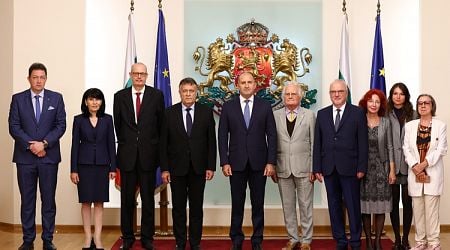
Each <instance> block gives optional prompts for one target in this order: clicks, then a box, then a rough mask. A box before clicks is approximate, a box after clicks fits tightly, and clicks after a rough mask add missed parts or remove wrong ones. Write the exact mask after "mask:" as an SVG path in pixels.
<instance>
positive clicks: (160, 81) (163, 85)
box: [154, 9, 172, 108]
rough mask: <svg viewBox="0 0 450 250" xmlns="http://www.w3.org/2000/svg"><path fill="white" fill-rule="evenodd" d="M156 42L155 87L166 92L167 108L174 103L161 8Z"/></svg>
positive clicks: (165, 101) (165, 102)
mask: <svg viewBox="0 0 450 250" xmlns="http://www.w3.org/2000/svg"><path fill="white" fill-rule="evenodd" d="M157 39H158V40H157V43H156V58H155V79H154V84H155V88H157V89H159V90H161V91H162V92H163V94H164V104H165V105H166V108H167V107H169V106H171V105H172V94H171V90H170V75H169V58H168V55H167V42H166V28H165V24H164V15H163V12H162V10H161V9H159V21H158V38H157Z"/></svg>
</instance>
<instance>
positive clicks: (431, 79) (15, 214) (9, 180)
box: [0, 0, 450, 225]
mask: <svg viewBox="0 0 450 250" xmlns="http://www.w3.org/2000/svg"><path fill="white" fill-rule="evenodd" d="M339 2H340V1H322V4H323V55H324V58H323V59H324V60H323V61H324V65H323V70H322V78H323V80H324V83H323V87H324V88H325V89H326V88H327V86H328V82H330V81H331V80H332V79H334V78H335V77H336V75H337V73H336V72H337V61H338V56H339V53H338V48H339V47H338V46H339V32H340V24H341V12H340V8H341V6H340V3H339ZM347 2H348V4H349V5H348V12H349V15H351V16H350V23H349V26H350V31H351V32H353V33H351V38H350V39H351V41H350V43H351V51H352V52H351V53H352V66H353V68H352V70H353V71H352V72H353V74H352V75H353V78H352V79H353V87H354V90H353V92H354V96H355V97H359V96H361V95H362V94H363V93H364V92H365V90H366V89H367V86H368V85H369V78H368V76H369V74H370V73H369V72H370V67H371V66H370V64H371V62H370V61H371V55H372V46H373V36H374V26H375V23H374V22H371V21H370V20H371V19H372V18H373V17H374V16H375V15H374V14H375V8H376V6H375V1H370V0H360V1H347ZM409 2H410V1H407V0H392V1H389V3H388V2H387V1H384V3H385V4H384V5H383V6H382V9H383V12H382V32H383V41H384V45H385V62H386V67H388V65H389V64H391V65H389V66H390V67H389V70H388V76H389V77H388V76H387V79H388V81H389V82H388V86H389V85H391V84H392V82H393V81H397V80H402V81H405V82H407V84H408V83H410V82H418V84H422V85H420V89H419V87H418V90H417V91H415V92H416V94H417V93H418V92H419V91H426V92H429V93H431V94H433V95H434V96H435V97H436V99H437V102H438V105H439V106H438V114H439V117H440V118H441V119H443V120H444V121H445V122H446V123H447V124H450V120H449V114H448V112H447V113H446V112H444V108H446V107H447V106H448V105H449V101H447V100H448V98H446V96H444V95H445V93H444V91H439V90H443V89H446V88H447V85H448V83H449V82H450V81H449V80H450V79H449V76H448V74H447V73H446V72H447V71H448V67H449V66H450V53H449V52H450V51H449V48H448V44H450V43H449V42H450V35H449V34H448V32H445V30H447V29H448V27H449V18H448V17H447V16H446V13H445V10H448V9H449V7H450V3H448V2H447V1H445V0H427V1H420V13H419V14H420V18H421V22H420V28H421V32H422V35H420V37H419V38H418V39H417V40H418V41H419V46H420V48H421V49H422V52H421V53H419V54H420V56H421V57H420V58H419V59H421V60H422V61H420V63H419V64H418V65H412V66H409V67H407V68H406V67H405V66H403V65H401V63H400V62H401V59H402V58H403V59H404V58H409V57H411V58H412V59H413V57H415V54H416V53H417V51H409V50H406V49H405V47H408V39H409V40H412V38H411V37H410V36H411V34H410V33H412V34H414V30H412V31H411V32H405V31H404V30H403V29H400V31H396V30H395V29H394V28H393V27H397V26H396V25H397V24H398V23H399V22H400V21H402V20H403V21H402V22H407V21H404V18H405V15H406V17H408V15H414V6H412V7H411V8H412V9H409V8H406V7H402V5H401V4H405V3H409ZM111 3H115V1H112V2H111ZM168 3H169V2H168ZM382 3H383V2H382ZM115 4H116V5H117V3H115ZM136 4H137V5H138V6H139V4H140V2H139V1H136ZM147 7H148V8H147V9H146V11H148V12H149V13H152V14H150V16H151V17H150V19H149V20H150V23H151V24H152V26H151V27H150V28H149V27H148V26H147V27H142V28H141V29H142V30H141V31H140V32H141V33H144V31H143V30H144V29H145V33H146V34H156V25H155V22H156V21H155V20H156V19H155V18H154V17H155V14H154V13H153V12H156V7H155V6H147ZM176 8H177V6H172V7H170V8H167V9H165V16H166V24H169V25H166V30H167V34H168V43H169V51H174V52H170V53H169V55H170V57H171V58H169V62H171V65H170V66H171V71H172V72H173V71H175V72H173V73H174V75H173V80H175V81H177V80H178V79H180V77H181V76H182V75H183V73H182V72H180V71H179V70H180V69H182V62H183V59H181V58H179V55H181V54H182V53H181V51H182V43H183V42H182V37H183V35H182V34H183V20H184V19H183V18H184V17H183V15H182V11H181V10H179V9H178V10H175V9H176ZM402 11H404V12H405V13H402ZM125 13H127V12H125ZM180 13H181V14H180ZM0 14H1V19H0V20H1V21H2V22H1V24H0V33H1V34H6V38H8V35H9V37H10V41H9V42H8V39H6V42H2V46H1V47H2V48H0V53H1V54H0V55H1V57H0V62H1V64H2V67H0V72H1V73H3V74H2V75H4V76H6V77H4V80H5V81H7V80H8V78H9V81H8V82H10V83H11V84H10V85H8V84H6V85H4V84H2V85H0V86H1V87H0V88H1V95H2V98H0V101H1V102H3V105H0V107H2V108H0V112H1V115H2V118H3V120H6V117H7V113H8V108H7V107H9V100H10V96H11V93H12V92H18V91H20V90H23V89H25V88H27V87H28V84H27V82H26V74H27V72H26V71H27V68H28V66H29V65H30V64H31V63H32V62H34V61H41V62H44V63H45V64H46V65H47V67H48V69H49V73H48V74H49V79H48V82H47V87H48V88H50V89H54V90H58V91H60V92H61V93H62V94H63V95H64V98H65V102H66V110H67V117H68V119H67V122H68V127H67V132H66V134H65V135H64V137H63V139H62V154H63V162H62V163H61V165H60V172H59V183H58V188H57V204H58V212H57V224H69V225H70V224H81V219H80V216H79V205H78V203H77V194H76V189H75V187H74V186H73V185H72V184H71V183H70V182H69V179H68V176H69V157H70V131H71V121H72V117H73V115H74V114H76V113H78V110H79V102H80V100H79V99H80V96H81V94H82V92H83V91H84V88H85V83H84V79H85V78H84V77H85V66H86V63H85V44H84V41H85V39H84V38H85V23H84V22H85V5H84V1H65V2H64V4H61V1H56V0H43V1H38V2H36V1H32V0H15V1H12V0H8V1H1V3H0ZM125 15H126V14H125ZM121 18H122V16H121ZM146 18H148V17H146ZM146 18H144V19H145V20H147V19H146ZM122 19H124V18H122ZM12 20H13V21H14V24H13V30H12V28H11V25H12V24H11V23H12ZM372 20H373V19H372ZM406 20H408V18H406ZM125 22H126V21H125ZM404 25H407V26H408V24H404ZM137 32H139V31H137ZM399 32H405V33H400V34H401V35H399V36H397V37H396V38H395V39H394V38H392V36H393V35H392V34H397V35H398V33H399ZM355 34H358V37H355ZM125 36H126V34H121V35H120V39H121V41H123V43H125ZM180 38H181V39H180ZM2 39H4V36H3V35H2ZM141 39H142V40H145V41H146V42H147V43H146V45H144V46H145V47H144V48H140V49H139V50H140V51H142V50H144V51H148V52H146V54H145V56H144V57H143V60H144V61H145V62H146V63H147V64H148V65H151V66H150V67H152V65H153V61H154V59H153V58H154V55H153V53H154V46H155V45H154V41H153V40H152V39H153V36H151V37H149V38H141ZM147 40H148V41H147ZM396 40H398V42H396ZM12 46H13V48H12ZM123 46H125V45H123ZM172 49H173V50H172ZM405 50H406V51H405ZM387 51H389V53H396V54H395V58H394V59H397V61H394V62H395V63H392V60H390V61H389V62H387V60H386V58H387ZM118 53H119V52H118ZM120 53H124V52H122V51H121V52H120ZM3 55H6V56H3ZM122 55H123V56H124V54H122ZM123 56H122V57H121V59H120V63H119V64H120V65H121V64H122V63H123V59H122V58H123ZM172 59H173V60H172ZM412 59H411V60H412ZM186 60H187V59H186ZM174 61H175V62H176V63H175V64H174V65H172V63H173V62H174ZM106 63H107V62H106ZM114 63H115V62H114ZM3 65H6V66H3ZM8 66H9V67H8ZM117 71H119V72H120V73H114V74H117V75H118V77H117V79H122V72H123V69H122V68H121V67H117ZM108 73H110V72H109V71H106V72H99V74H108ZM171 77H172V75H171ZM417 79H419V81H418V80H417ZM446 80H447V81H446ZM411 87H412V88H414V86H411ZM114 88H117V87H114ZM440 92H441V93H440ZM172 93H174V96H176V94H175V93H176V92H175V91H173V92H172ZM322 98H323V100H328V97H327V94H326V91H322ZM177 100H178V99H177ZM327 104H328V102H327V101H324V103H322V104H320V105H321V106H325V105H327ZM5 123H6V122H4V123H3V124H2V125H1V126H2V127H0V131H1V132H0V139H1V140H2V142H8V143H2V144H1V146H0V147H1V152H2V157H1V159H0V163H3V164H2V168H5V169H6V170H4V169H3V170H2V173H3V174H2V177H0V178H1V181H0V189H1V190H2V191H0V195H1V200H2V204H1V205H0V222H7V223H15V224H20V218H19V198H20V195H19V193H18V190H17V182H16V179H15V178H16V177H15V172H12V171H8V169H9V170H11V169H14V167H13V165H12V164H11V163H10V158H11V157H10V156H11V148H12V142H11V141H12V140H11V139H10V137H9V135H8V133H7V127H6V126H7V125H6V124H5ZM1 128H3V129H1ZM445 162H446V165H447V166H450V162H449V160H448V159H447V158H446V160H445ZM218 174H220V173H218ZM446 176H448V173H447V174H446ZM447 179H448V178H447ZM11 186H12V187H11ZM3 190H9V192H8V191H3ZM449 191H450V185H449V184H448V183H447V185H446V188H445V193H446V194H444V196H443V199H442V204H441V211H446V210H448V209H449V208H450V203H449V202H445V198H446V196H447V195H448V193H449ZM5 201H6V202H5ZM3 203H10V204H14V207H13V208H12V205H10V206H8V205H6V206H5V205H4V204H3ZM205 210H206V211H205V224H207V225H227V224H228V223H229V214H230V213H229V208H222V207H218V208H206V209H205ZM266 211H267V212H266V217H267V218H269V219H268V220H267V224H271V225H281V224H282V223H283V222H282V215H281V211H280V208H269V209H268V210H266ZM38 214H39V213H38ZM218 214H219V215H220V216H218ZM38 217H39V216H38ZM118 218H119V214H118V209H108V210H107V211H106V212H105V224H110V225H118V223H119V221H118ZM441 219H442V222H443V224H450V215H446V214H445V213H441ZM315 222H316V225H321V224H328V223H329V222H328V216H327V210H326V209H324V208H318V209H316V210H315ZM245 223H246V224H248V223H249V221H246V222H245Z"/></svg>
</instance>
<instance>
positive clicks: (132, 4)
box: [130, 0, 134, 12]
mask: <svg viewBox="0 0 450 250" xmlns="http://www.w3.org/2000/svg"><path fill="white" fill-rule="evenodd" d="M130 11H131V12H133V11H134V0H131V2H130Z"/></svg>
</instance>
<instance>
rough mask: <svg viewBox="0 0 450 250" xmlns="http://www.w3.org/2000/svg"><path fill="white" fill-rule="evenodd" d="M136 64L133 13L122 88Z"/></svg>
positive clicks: (129, 16) (126, 84) (130, 20)
mask: <svg viewBox="0 0 450 250" xmlns="http://www.w3.org/2000/svg"><path fill="white" fill-rule="evenodd" d="M135 63H137V55H136V42H135V40H134V22H133V12H130V14H129V15H128V38H127V53H126V55H125V71H124V74H123V88H128V87H131V85H132V83H131V78H130V74H129V73H130V72H131V66H132V65H133V64H135ZM114 183H115V185H116V188H117V189H118V190H120V170H119V168H117V169H116V178H115V180H114Z"/></svg>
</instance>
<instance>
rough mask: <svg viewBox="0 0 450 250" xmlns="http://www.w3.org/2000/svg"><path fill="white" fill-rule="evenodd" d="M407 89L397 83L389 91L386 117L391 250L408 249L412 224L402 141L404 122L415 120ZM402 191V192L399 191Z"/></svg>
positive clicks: (402, 84)
mask: <svg viewBox="0 0 450 250" xmlns="http://www.w3.org/2000/svg"><path fill="white" fill-rule="evenodd" d="M410 97H411V96H410V94H409V90H408V88H407V87H406V85H405V84H404V83H401V82H399V83H396V84H394V85H393V86H392V88H391V90H390V91H389V100H388V108H387V111H388V112H387V117H388V118H389V120H390V121H391V128H392V129H391V130H392V144H393V146H394V163H395V174H396V177H397V178H396V181H395V183H394V184H393V185H391V187H392V212H391V216H390V217H391V223H392V229H393V231H394V235H395V242H394V245H393V247H392V249H393V250H403V249H410V248H411V247H410V245H409V241H408V235H409V231H410V229H411V222H412V217H413V213H412V201H411V197H410V196H409V195H408V165H407V164H406V162H405V155H404V154H403V149H402V146H403V138H404V136H405V130H404V129H403V127H404V125H405V123H407V122H409V121H411V120H413V119H415V118H416V113H415V112H414V109H413V105H412V103H411V101H410ZM400 189H401V192H400ZM400 193H401V197H402V205H403V237H401V235H400V212H399V203H400Z"/></svg>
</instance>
